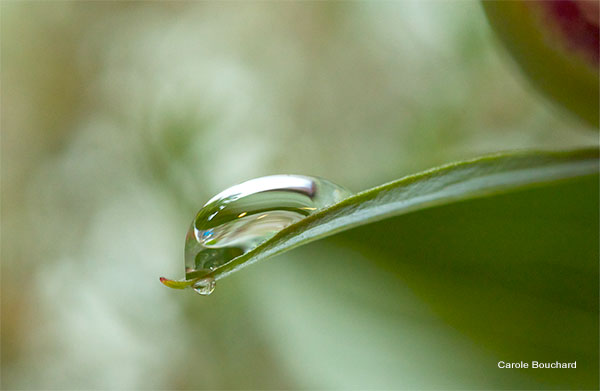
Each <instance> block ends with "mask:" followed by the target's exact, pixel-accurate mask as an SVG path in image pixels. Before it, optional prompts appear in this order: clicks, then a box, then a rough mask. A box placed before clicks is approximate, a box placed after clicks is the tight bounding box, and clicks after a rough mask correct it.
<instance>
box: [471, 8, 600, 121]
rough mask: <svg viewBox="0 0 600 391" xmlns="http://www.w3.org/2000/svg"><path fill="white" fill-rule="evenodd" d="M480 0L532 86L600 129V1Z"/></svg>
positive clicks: (491, 22)
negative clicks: (599, 49) (599, 33)
mask: <svg viewBox="0 0 600 391" xmlns="http://www.w3.org/2000/svg"><path fill="white" fill-rule="evenodd" d="M481 3H482V5H483V9H484V10H485V13H486V16H487V18H488V20H489V22H490V25H491V26H492V28H493V29H494V30H495V32H496V33H497V35H498V37H499V38H500V39H501V40H502V42H503V43H504V45H505V46H506V48H507V49H508V51H509V52H510V54H511V55H512V56H513V58H514V59H515V61H516V62H517V63H518V64H519V66H520V67H521V69H522V70H523V72H524V73H525V74H526V75H527V77H528V78H529V80H530V81H531V82H532V83H533V85H534V86H535V87H536V88H537V89H539V90H540V91H541V92H543V93H544V94H545V95H546V96H547V97H549V98H550V99H552V100H553V101H554V102H556V103H558V104H559V105H561V106H563V107H564V108H566V109H568V110H569V111H571V112H572V113H574V114H575V115H577V116H579V117H580V118H582V119H583V120H585V121H587V122H588V123H589V124H590V125H592V126H593V127H595V128H598V120H599V119H598V105H599V103H598V19H597V18H598V16H597V14H598V4H597V3H596V2H595V1H587V0H583V1H556V0H552V1H549V0H537V1H535V0H533V1H532V0H515V1H504V0H491V1H489V0H488V1H482V2H481ZM587 14H590V16H592V17H587V16H586V15H587ZM594 14H596V15H595V17H596V18H595V21H592V19H593V15H594Z"/></svg>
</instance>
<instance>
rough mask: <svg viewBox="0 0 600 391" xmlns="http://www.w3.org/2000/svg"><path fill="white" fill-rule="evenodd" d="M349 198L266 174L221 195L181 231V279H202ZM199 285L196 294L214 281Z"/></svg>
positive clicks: (305, 179) (315, 182)
mask: <svg viewBox="0 0 600 391" xmlns="http://www.w3.org/2000/svg"><path fill="white" fill-rule="evenodd" d="M349 195H351V193H350V192H349V191H348V190H346V189H344V188H343V187H341V186H338V185H336V184H334V183H332V182H330V181H327V180H324V179H321V178H315V177H309V176H300V175H272V176H266V177H262V178H257V179H252V180H249V181H247V182H244V183H241V184H239V185H236V186H233V187H230V188H228V189H226V190H224V191H222V192H221V193H219V194H217V195H216V196H214V197H213V198H211V199H210V200H209V201H208V202H207V203H206V204H205V205H204V207H203V208H202V209H201V210H200V211H199V212H198V214H197V215H196V217H195V218H194V220H193V221H192V224H191V226H190V229H189V231H188V233H187V236H186V239H185V276H186V279H188V280H189V279H193V278H198V277H202V276H203V275H206V274H207V273H209V272H211V271H212V270H215V269H216V268H218V267H220V266H222V265H224V264H226V263H227V262H229V261H231V260H232V259H233V258H235V257H238V256H240V255H242V254H245V253H246V252H248V251H250V250H252V249H253V248H255V247H256V246H258V245H259V244H261V243H262V242H264V241H265V240H267V239H269V238H270V237H272V236H273V235H275V234H276V233H277V232H279V231H281V230H282V229H283V228H285V227H287V226H288V225H290V224H293V223H295V222H297V221H299V220H301V219H303V218H304V217H306V216H308V215H310V214H312V213H314V212H316V211H318V210H320V209H322V208H325V207H327V206H329V205H331V204H334V203H336V202H338V201H341V200H342V199H344V198H346V197H348V196H349ZM200 281H203V280H200ZM201 285H202V288H201V289H200V290H201V291H202V292H208V293H202V292H199V293H201V294H209V293H210V292H212V290H213V289H214V281H212V282H210V283H208V284H207V283H202V284H201ZM206 286H208V288H206ZM205 288H206V289H205ZM194 289H196V288H195V287H194ZM196 291H198V289H196Z"/></svg>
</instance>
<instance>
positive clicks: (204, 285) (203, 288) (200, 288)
mask: <svg viewBox="0 0 600 391" xmlns="http://www.w3.org/2000/svg"><path fill="white" fill-rule="evenodd" d="M216 285H217V282H216V281H215V279H214V278H212V277H207V278H202V279H200V280H198V281H196V283H194V285H192V289H194V290H195V291H196V293H198V294H199V295H202V296H208V295H210V294H211V293H212V292H213V291H214V290H215V286H216Z"/></svg>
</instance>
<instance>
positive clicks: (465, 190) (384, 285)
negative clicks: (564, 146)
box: [222, 150, 600, 389]
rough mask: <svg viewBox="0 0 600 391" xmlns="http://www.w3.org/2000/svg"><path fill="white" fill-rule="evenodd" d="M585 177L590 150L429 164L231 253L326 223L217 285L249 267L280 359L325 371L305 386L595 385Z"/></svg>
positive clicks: (593, 211)
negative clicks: (273, 259)
mask: <svg viewBox="0 0 600 391" xmlns="http://www.w3.org/2000/svg"><path fill="white" fill-rule="evenodd" d="M598 189H599V182H598V151H596V150H587V151H576V152H568V153H522V154H508V155H498V156H493V157H487V158H482V159H476V160H473V161H469V162H464V163H459V164H454V165H450V166H446V167H442V168H440V169H436V170H432V171H429V172H426V173H423V174H420V175H416V176H412V177H408V178H405V179H402V180H400V181H398V182H394V183H391V184H388V185H384V186H381V187H378V188H376V189H372V190H369V191H367V192H364V193H362V194H358V195H356V196H355V197H352V198H350V199H348V200H345V201H343V202H342V203H340V204H338V205H334V206H332V207H331V208H329V209H327V210H324V211H322V212H320V213H319V214H318V215H313V216H312V217H309V218H307V219H306V220H303V221H301V222H299V223H298V224H296V225H294V226H290V227H288V229H286V230H285V231H284V232H282V233H280V234H279V235H277V237H274V238H272V239H271V240H270V241H269V242H268V243H265V244H263V245H262V246H260V247H259V248H257V249H255V250H254V251H253V252H252V254H250V257H249V258H244V259H243V263H240V264H239V265H238V266H242V267H243V266H246V265H247V264H249V262H252V261H253V260H254V261H256V260H257V259H264V258H266V257H267V256H270V255H273V254H276V253H279V252H284V251H286V250H288V249H290V248H292V247H295V246H299V245H300V244H305V243H307V242H308V241H311V240H314V239H315V238H322V237H323V236H326V235H330V234H331V233H336V232H337V234H335V235H331V236H330V237H328V238H322V240H318V241H315V242H313V243H311V244H310V245H307V246H302V247H301V248H298V249H296V251H292V252H289V253H287V254H285V257H286V259H285V262H279V263H274V264H272V265H268V267H263V268H256V269H255V270H249V271H248V273H240V274H239V275H238V274H235V275H234V276H233V277H232V278H231V280H232V282H231V284H232V285H233V286H235V282H236V281H237V282H238V283H241V282H242V281H244V284H247V282H246V280H252V279H253V280H254V287H255V288H256V289H257V290H258V293H257V292H256V291H255V290H253V291H252V292H253V295H258V297H256V298H255V300H257V301H259V302H260V303H261V306H263V307H264V308H266V309H267V310H265V311H263V312H262V314H261V315H260V316H261V317H262V318H263V322H265V324H266V326H265V327H267V329H268V330H270V333H272V334H274V335H275V336H274V337H273V338H274V342H273V343H274V344H276V345H277V346H278V347H279V348H280V349H282V350H283V351H284V352H287V353H285V354H283V356H285V357H292V358H291V359H289V360H291V362H292V365H297V366H298V368H302V369H303V370H305V371H306V372H308V373H319V369H320V368H327V369H328V371H326V372H321V374H322V376H323V379H321V382H320V383H315V384H314V385H313V386H314V388H319V387H321V388H322V387H324V385H327V384H336V385H340V387H341V388H394V389H398V388H406V389H416V388H419V389H424V388H434V389H448V388H452V389H598V366H599V360H598V326H599V323H598V322H599V321H598V288H599V286H598V275H599V266H598V259H599V256H600V255H599V232H600V229H599V222H598V214H599V201H598V199H599V194H598ZM408 212H410V213H408ZM347 228H351V229H347ZM342 230H344V232H340V231H342ZM236 261H237V262H239V261H240V259H239V258H238V259H236ZM232 270H235V269H234V268H231V269H230V270H229V272H231V271H232ZM222 275H226V274H225V273H223V274H222ZM242 286H246V285H242ZM267 319H268V321H267ZM289 335H293V336H295V338H289ZM500 361H505V362H517V363H519V362H521V361H522V362H526V363H529V364H530V365H531V363H532V362H533V361H538V362H548V363H553V362H555V361H559V362H577V368H576V369H532V368H528V369H500V368H498V362H500ZM312 363H314V364H312ZM332 373H333V374H334V375H331V374H332ZM335 374H340V376H335ZM341 374H343V375H341ZM327 376H333V377H332V378H327Z"/></svg>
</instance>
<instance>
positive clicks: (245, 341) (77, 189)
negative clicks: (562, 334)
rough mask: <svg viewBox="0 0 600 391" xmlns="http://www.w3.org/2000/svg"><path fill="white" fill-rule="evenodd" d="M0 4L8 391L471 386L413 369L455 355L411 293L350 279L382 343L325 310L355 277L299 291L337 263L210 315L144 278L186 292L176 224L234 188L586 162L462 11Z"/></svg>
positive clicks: (460, 373)
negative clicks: (394, 303)
mask: <svg viewBox="0 0 600 391" xmlns="http://www.w3.org/2000/svg"><path fill="white" fill-rule="evenodd" d="M1 7H2V8H1V15H2V16H1V18H2V19H1V24H2V32H1V33H2V34H1V38H2V42H1V44H2V47H1V50H2V59H1V61H2V64H1V66H2V68H1V69H2V72H1V82H2V119H1V120H2V123H1V125H2V130H1V132H2V133H1V135H2V253H1V255H2V275H1V279H2V280H1V282H2V329H1V331H2V387H3V388H7V389H36V388H44V389H65V388H75V389H82V388H85V389H93V388H104V389H105V388H126V389H136V388H153V389H186V388H187V389H215V388H250V389H252V388H299V387H304V388H306V387H318V388H351V387H356V386H358V387H360V386H361V385H362V386H363V387H364V386H365V385H370V386H371V387H370V388H373V387H375V388H376V387H401V386H406V387H419V386H428V385H429V386H431V385H432V384H438V385H439V384H452V385H454V386H455V387H465V386H468V385H469V383H468V382H469V377H472V376H474V375H473V371H475V369H474V368H467V367H461V368H454V367H450V368H448V363H443V362H436V361H435V360H434V361H431V360H429V359H427V360H425V359H424V358H422V359H421V361H419V360H418V357H425V356H426V353H424V352H434V351H435V349H436V348H439V346H444V343H447V342H448V341H455V342H456V341H462V339H463V337H462V336H460V335H459V334H458V333H455V332H453V331H452V330H443V329H439V330H437V329H436V330H437V331H436V332H435V333H434V334H435V335H436V338H435V339H431V338H430V337H429V335H431V334H432V333H429V334H427V333H426V332H425V331H423V330H424V329H423V325H422V322H424V321H423V319H427V322H428V323H427V324H429V325H431V324H433V323H431V319H435V315H433V314H431V313H429V312H428V311H427V310H426V309H424V308H423V307H422V306H419V305H418V302H417V300H416V299H414V298H413V296H412V295H413V294H412V293H411V291H410V290H409V289H408V288H406V287H403V286H401V285H398V284H397V283H395V282H393V281H391V280H389V277H388V276H387V275H386V274H385V273H384V272H381V271H377V270H371V269H369V270H370V271H369V272H368V275H369V278H370V279H371V280H372V281H375V282H376V284H377V286H381V287H388V288H389V289H390V290H391V292H392V293H390V291H387V293H386V295H390V296H391V297H396V298H397V300H400V301H401V302H403V303H405V304H406V306H405V308H407V311H409V312H410V313H411V314H412V315H411V317H410V319H412V320H411V323H410V324H404V326H406V330H409V331H410V333H409V334H410V335H411V336H412V337H411V338H410V340H406V341H404V342H403V343H402V344H401V345H394V344H391V345H390V344H389V343H388V342H389V340H388V339H387V337H389V336H390V335H392V334H391V333H392V331H393V330H394V329H396V326H398V324H394V323H390V322H387V323H386V322H385V319H384V320H381V319H383V318H374V317H372V316H371V315H370V314H369V313H368V312H365V311H362V312H361V310H360V308H362V307H369V306H371V305H372V304H373V303H375V302H378V300H380V299H379V298H377V292H373V291H371V290H369V292H371V293H372V295H369V294H368V293H365V292H359V293H357V294H356V295H357V297H359V296H360V300H359V301H358V302H359V305H355V304H356V303H354V304H353V305H346V304H345V302H344V301H343V300H342V299H344V296H346V295H345V294H344V293H343V292H345V291H344V289H345V288H344V286H345V285H344V284H347V285H348V284H350V282H349V281H361V278H364V276H365V274H364V273H363V270H361V269H360V268H358V269H356V268H355V269H353V270H350V271H347V274H348V275H347V276H346V277H345V279H343V281H342V280H341V279H340V280H339V281H338V280H335V281H331V283H330V284H327V283H323V281H324V280H323V277H320V279H319V280H318V282H314V281H313V280H312V277H311V275H312V274H311V270H315V269H316V268H319V270H321V269H320V268H324V269H325V270H326V269H328V268H332V267H333V266H331V265H330V264H329V263H328V261H327V260H328V259H331V258H336V259H343V258H344V256H345V252H346V251H350V250H348V249H346V248H343V246H337V247H336V245H335V243H329V244H322V245H320V246H317V245H314V246H313V245H311V246H307V247H306V249H299V250H298V251H293V252H291V253H288V254H285V255H282V256H280V257H277V258H275V259H273V260H271V261H269V262H266V263H263V264H259V265H255V266H253V267H251V268H249V269H246V270H244V271H243V272H241V273H237V274H236V275H234V276H232V277H230V278H228V279H225V280H223V281H221V282H220V283H219V286H218V287H217V289H216V291H215V293H214V294H213V295H212V296H210V297H209V298H204V297H199V296H197V295H195V294H193V292H179V291H173V290H170V289H167V288H165V287H164V286H162V285H161V284H160V283H159V281H158V277H159V276H167V277H171V278H181V277H182V276H183V242H184V236H185V233H186V231H187V228H188V225H189V222H190V221H191V219H192V218H193V216H194V214H195V213H196V211H197V210H198V209H199V208H200V207H201V206H202V205H203V204H204V203H205V202H206V201H207V200H208V198H210V197H211V196H212V195H214V194H216V193H217V192H219V191H221V190H223V189H224V188H226V187H228V186H230V185H233V184H236V183H239V182H241V181H244V180H246V179H249V178H253V177H258V176H263V175H268V174H274V173H298V174H307V175H317V176H322V177H324V178H327V179H330V180H332V181H334V182H336V183H339V184H342V185H344V186H346V187H348V188H350V189H351V190H353V191H360V190H364V189H366V188H369V187H372V186H374V185H377V184H381V183H383V182H387V181H391V180H394V179H397V178H400V177H402V176H404V175H407V174H410V173H414V172H417V171H419V170H423V169H427V168H430V167H433V166H436V165H439V164H442V163H446V162H450V161H453V160H459V159H465V158H469V157H474V156H477V155H481V154H485V153H489V152H494V151H501V150H508V149H522V148H534V149H558V148H560V149H565V148H569V147H576V146H589V145H598V134H597V132H595V131H590V130H589V129H587V128H586V127H585V125H584V124H581V123H579V122H576V120H574V119H572V118H570V117H568V115H567V114H566V113H564V112H561V111H559V110H558V109H556V108H555V107H553V106H550V105H549V104H548V103H546V101H544V100H543V99H540V97H538V96H537V94H536V93H535V92H534V91H531V90H530V88H529V87H528V84H527V83H524V80H523V78H522V76H521V74H520V73H519V72H516V68H515V67H514V66H513V64H512V63H511V61H510V59H509V58H508V56H507V55H506V54H505V53H504V52H503V51H502V50H501V48H499V46H498V45H497V42H496V41H495V38H494V36H493V35H492V33H491V31H490V30H489V28H488V26H487V24H486V20H485V18H484V16H483V12H482V10H481V9H480V6H479V4H478V3H477V2H474V1H455V2H442V1H431V2H422V1H402V2H389V3H388V2H376V3H366V2H365V3H363V2H301V3H293V2H281V3H277V2H276V3H273V2H252V3H248V2H243V3H238V2H226V3H211V2H198V3H195V2H143V3H137V2H105V3H101V2H48V3H43V2H2V5H1ZM307 257H309V258H310V259H311V260H312V261H311V262H310V265H312V266H310V265H308V266H305V264H304V263H303V261H304V259H306V258H307ZM321 261H322V262H321ZM311 267H312V268H315V269H310V268H311ZM334 274H335V273H334ZM340 284H341V285H340ZM357 285H358V284H357ZM382 289H383V288H382ZM380 293H381V292H380ZM349 296H350V297H353V296H352V294H349ZM361 303H362V304H361ZM388 320H389V319H388ZM431 327H434V326H431ZM435 327H437V326H435ZM333 330H336V331H335V332H333ZM430 331H431V330H430ZM463 342H464V341H463ZM452 346H457V345H452ZM461 346H463V347H464V349H463V350H456V349H454V350H453V354H454V355H456V356H457V357H460V356H461V355H470V356H471V357H477V355H485V354H487V353H486V352H481V351H478V350H477V349H475V348H474V347H473V346H471V345H469V343H468V342H464V344H462V345H461ZM392 348H393V350H392ZM386 349H387V350H386ZM398 351H402V352H405V354H404V355H399V354H397V353H394V352H398ZM432 356H433V355H429V356H427V357H432ZM494 359H495V358H494ZM415 360H416V361H415ZM424 360H425V361H424ZM474 361H477V360H476V359H474ZM424 362H426V363H427V365H424V364H423V363H424ZM506 376H508V377H507V379H506V381H507V382H508V383H506V384H510V381H513V380H514V382H517V383H515V384H520V385H523V384H526V383H523V381H524V380H523V379H522V378H520V377H519V376H520V375H519V374H518V372H511V373H510V375H509V374H507V375H506ZM510 376H512V377H514V379H513V380H510V378H509V377H510ZM423 379H426V381H428V382H429V383H423V381H424V380H423ZM436 382H437V383H436Z"/></svg>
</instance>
